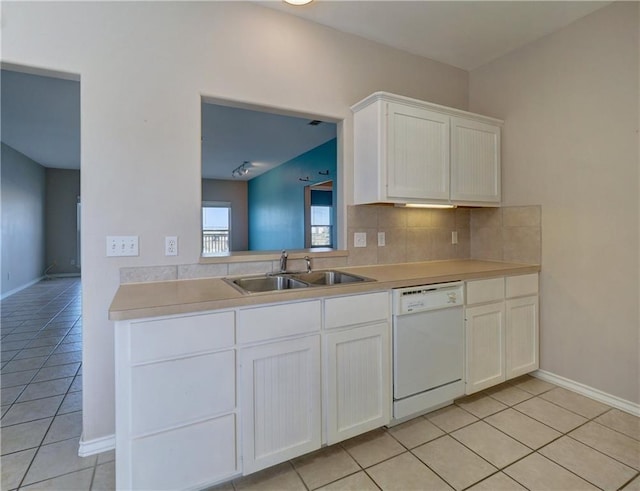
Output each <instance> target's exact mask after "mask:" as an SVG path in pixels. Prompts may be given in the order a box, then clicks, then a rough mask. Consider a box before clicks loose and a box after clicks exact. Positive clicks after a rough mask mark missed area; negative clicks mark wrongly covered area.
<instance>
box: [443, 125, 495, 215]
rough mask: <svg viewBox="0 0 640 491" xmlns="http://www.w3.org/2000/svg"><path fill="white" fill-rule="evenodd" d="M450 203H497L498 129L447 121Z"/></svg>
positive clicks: (491, 126)
mask: <svg viewBox="0 0 640 491" xmlns="http://www.w3.org/2000/svg"><path fill="white" fill-rule="evenodd" d="M451 200H452V201H469V202H482V203H485V202H486V203H496V204H498V203H500V128H499V127H498V126H493V125H490V124H486V123H480V122H477V121H471V120H468V119H464V118H455V117H452V118H451Z"/></svg>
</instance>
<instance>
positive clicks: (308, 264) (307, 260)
mask: <svg viewBox="0 0 640 491" xmlns="http://www.w3.org/2000/svg"><path fill="white" fill-rule="evenodd" d="M304 260H305V261H306V263H307V273H311V258H310V257H309V256H305V257H304Z"/></svg>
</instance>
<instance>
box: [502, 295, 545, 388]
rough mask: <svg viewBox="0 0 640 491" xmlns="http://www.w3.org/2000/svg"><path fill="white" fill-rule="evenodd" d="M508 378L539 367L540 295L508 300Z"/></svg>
mask: <svg viewBox="0 0 640 491" xmlns="http://www.w3.org/2000/svg"><path fill="white" fill-rule="evenodd" d="M506 309H507V329H506V334H507V338H506V339H507V343H506V344H507V350H506V363H507V380H508V379H511V378H514V377H519V376H520V375H524V374H525V373H529V372H532V371H534V370H537V369H538V366H539V363H538V296H537V295H536V296H531V297H524V298H515V299H511V300H507V303H506Z"/></svg>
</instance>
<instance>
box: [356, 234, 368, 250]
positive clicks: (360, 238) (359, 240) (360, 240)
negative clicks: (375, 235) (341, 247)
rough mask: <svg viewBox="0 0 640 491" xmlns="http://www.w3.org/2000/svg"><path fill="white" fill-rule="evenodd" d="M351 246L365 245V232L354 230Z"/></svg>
mask: <svg viewBox="0 0 640 491" xmlns="http://www.w3.org/2000/svg"><path fill="white" fill-rule="evenodd" d="M353 246H354V247H367V233H366V232H355V233H354V234H353Z"/></svg>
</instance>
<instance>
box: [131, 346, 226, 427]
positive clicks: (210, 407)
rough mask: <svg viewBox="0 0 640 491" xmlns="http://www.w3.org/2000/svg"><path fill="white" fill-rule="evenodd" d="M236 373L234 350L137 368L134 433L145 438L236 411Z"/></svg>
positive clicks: (133, 373) (134, 372)
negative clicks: (156, 432)
mask: <svg viewBox="0 0 640 491" xmlns="http://www.w3.org/2000/svg"><path fill="white" fill-rule="evenodd" d="M235 370H236V358H235V350H229V351H223V352H220V353H213V354H208V355H199V356H194V357H192V358H183V359H180V360H169V361H163V362H160V363H151V364H149V365H142V366H137V367H134V368H133V369H132V370H131V398H132V400H131V433H132V434H133V435H134V436H135V435H143V434H145V433H149V432H152V431H158V430H163V429H166V428H170V427H173V426H177V425H182V424H185V423H189V422H191V421H196V420H199V419H204V418H207V417H211V416H215V415H216V414H222V413H225V412H230V411H233V410H234V408H235V405H236V391H235V387H236V377H235ZM186 401H188V402H186Z"/></svg>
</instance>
